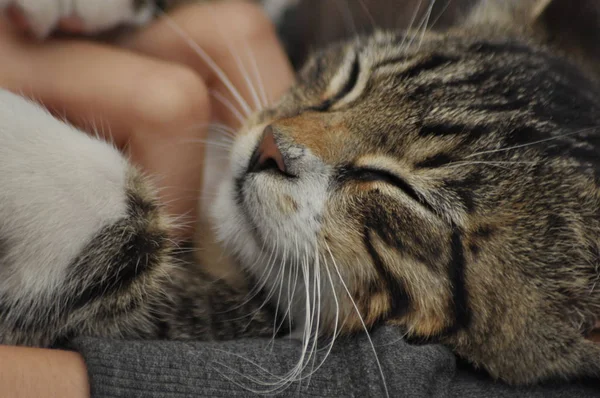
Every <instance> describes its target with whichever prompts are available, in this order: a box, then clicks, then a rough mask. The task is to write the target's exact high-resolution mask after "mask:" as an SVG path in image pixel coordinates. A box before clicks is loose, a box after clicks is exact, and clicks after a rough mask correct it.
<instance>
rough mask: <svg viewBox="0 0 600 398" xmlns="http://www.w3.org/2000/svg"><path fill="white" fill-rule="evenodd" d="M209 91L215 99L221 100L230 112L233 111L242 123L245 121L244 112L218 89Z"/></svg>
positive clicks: (234, 115)
mask: <svg viewBox="0 0 600 398" xmlns="http://www.w3.org/2000/svg"><path fill="white" fill-rule="evenodd" d="M209 93H210V95H211V96H212V97H213V98H214V99H216V100H217V101H219V102H220V103H221V104H222V105H223V106H224V107H225V108H227V109H228V110H229V112H231V114H232V115H233V117H235V118H236V120H237V121H238V122H239V123H240V125H243V124H244V123H245V118H244V115H242V113H241V112H240V111H239V110H238V109H237V108H236V107H235V106H234V105H233V104H232V103H231V101H229V100H228V99H227V98H226V97H225V96H224V95H223V94H221V93H220V92H218V91H216V90H210V91H209Z"/></svg>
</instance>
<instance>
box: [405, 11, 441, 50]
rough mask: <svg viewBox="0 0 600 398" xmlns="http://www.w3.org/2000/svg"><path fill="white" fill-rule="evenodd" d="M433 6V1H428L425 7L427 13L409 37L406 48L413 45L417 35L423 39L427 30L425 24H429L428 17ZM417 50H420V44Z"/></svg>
mask: <svg viewBox="0 0 600 398" xmlns="http://www.w3.org/2000/svg"><path fill="white" fill-rule="evenodd" d="M434 4H435V0H429V7H427V11H426V12H425V15H423V17H422V18H421V21H420V22H419V25H418V26H417V28H416V29H415V32H414V34H413V36H412V37H411V39H410V41H409V42H408V46H407V47H408V48H410V47H411V46H412V45H413V43H414V42H415V40H416V39H417V37H418V36H419V35H421V37H423V35H424V34H425V31H426V30H427V23H428V22H429V16H430V15H431V10H432V9H433V5H434ZM421 40H422V39H421ZM419 48H420V43H419ZM417 50H418V48H417Z"/></svg>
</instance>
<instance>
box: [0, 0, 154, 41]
mask: <svg viewBox="0 0 600 398" xmlns="http://www.w3.org/2000/svg"><path fill="white" fill-rule="evenodd" d="M155 3H156V2H155V1H152V0H0V8H3V9H8V10H9V15H10V17H11V19H12V20H13V21H14V22H15V23H16V24H17V25H18V26H19V27H21V28H22V29H23V30H26V31H29V32H31V33H32V34H34V35H35V36H36V37H38V38H44V37H46V36H48V35H49V34H51V33H52V32H54V31H56V30H62V31H67V32H71V33H86V34H93V33H98V32H101V31H105V30H108V29H111V28H114V27H117V26H120V25H140V24H143V23H146V22H148V21H149V20H150V19H151V18H152V16H153V14H154V11H155V8H156V6H155Z"/></svg>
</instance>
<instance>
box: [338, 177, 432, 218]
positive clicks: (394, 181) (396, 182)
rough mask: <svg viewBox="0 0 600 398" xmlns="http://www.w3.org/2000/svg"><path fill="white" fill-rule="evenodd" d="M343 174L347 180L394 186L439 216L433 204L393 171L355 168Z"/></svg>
mask: <svg viewBox="0 0 600 398" xmlns="http://www.w3.org/2000/svg"><path fill="white" fill-rule="evenodd" d="M343 174H344V178H345V179H351V180H356V181H372V182H383V183H386V184H389V185H392V186H394V187H396V188H398V189H399V190H401V191H402V192H404V193H405V194H406V195H407V196H408V197H410V198H411V199H412V200H414V201H415V202H417V203H419V204H420V205H421V206H422V207H423V208H425V209H427V210H428V211H430V212H431V213H434V214H437V212H436V210H435V209H434V208H433V206H431V204H429V202H427V201H426V200H425V198H423V196H422V195H421V194H419V193H418V192H417V191H416V190H415V189H414V188H413V187H412V185H411V184H409V183H408V182H407V181H406V180H405V179H404V178H402V177H400V176H398V175H396V174H395V173H394V172H392V171H388V170H385V169H381V168H378V167H369V166H355V167H347V168H345V169H344V171H343Z"/></svg>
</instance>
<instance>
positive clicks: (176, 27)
mask: <svg viewBox="0 0 600 398" xmlns="http://www.w3.org/2000/svg"><path fill="white" fill-rule="evenodd" d="M160 14H161V16H162V17H163V18H164V19H165V21H166V23H167V24H168V25H169V26H170V27H171V29H173V31H174V32H175V33H176V34H177V35H178V36H179V37H181V39H183V41H184V42H185V43H186V44H187V45H188V46H189V47H190V48H191V49H192V50H194V52H195V53H196V54H197V55H198V56H199V57H200V59H202V61H204V63H205V64H206V65H207V66H208V67H209V68H210V69H211V70H212V71H213V73H215V75H216V76H217V77H218V78H219V79H220V80H221V82H222V83H223V84H224V85H225V87H226V88H227V90H228V91H229V93H230V94H231V95H232V96H233V97H234V98H235V100H236V102H237V103H238V104H239V105H240V107H241V108H242V110H243V111H244V112H245V113H246V115H248V116H249V115H250V114H251V113H252V109H251V108H250V106H249V105H248V103H247V102H246V100H244V98H243V97H242V96H241V95H240V93H239V91H238V90H236V88H235V87H234V86H233V84H232V83H231V80H230V79H229V77H227V75H226V74H225V72H223V69H221V68H220V67H219V66H218V65H217V64H216V62H215V61H214V60H213V59H212V58H211V56H210V55H208V53H207V52H206V51H204V49H202V47H200V46H199V45H198V43H196V42H195V41H194V40H193V39H192V38H191V37H190V36H189V35H188V34H187V33H185V31H184V30H183V29H181V27H179V25H177V23H175V21H174V20H173V19H172V18H171V17H170V16H169V15H168V14H166V13H164V12H161V13H160Z"/></svg>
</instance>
